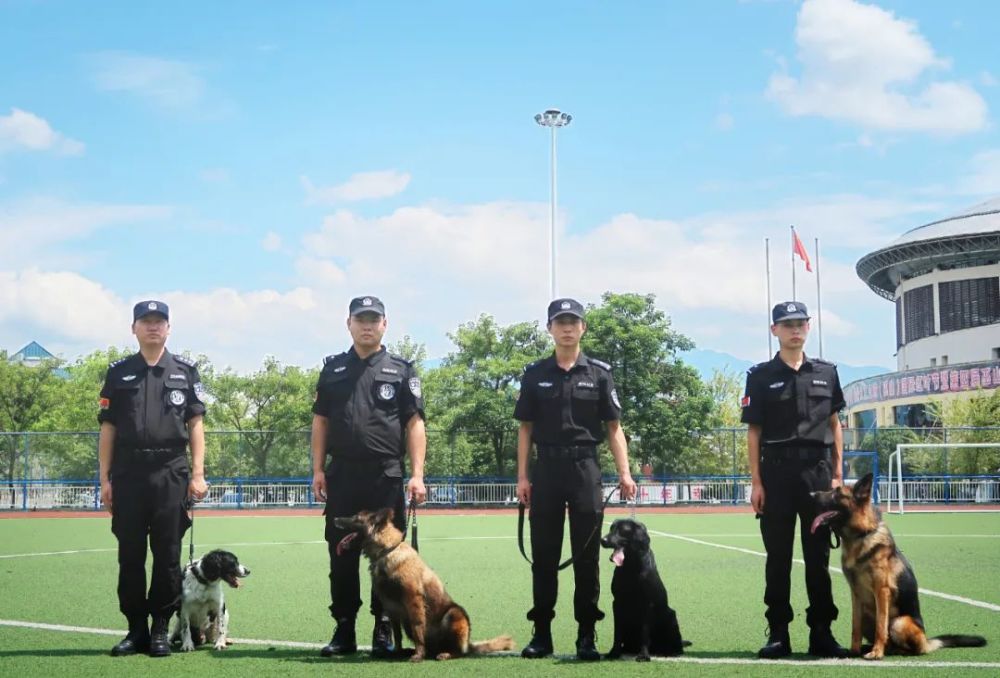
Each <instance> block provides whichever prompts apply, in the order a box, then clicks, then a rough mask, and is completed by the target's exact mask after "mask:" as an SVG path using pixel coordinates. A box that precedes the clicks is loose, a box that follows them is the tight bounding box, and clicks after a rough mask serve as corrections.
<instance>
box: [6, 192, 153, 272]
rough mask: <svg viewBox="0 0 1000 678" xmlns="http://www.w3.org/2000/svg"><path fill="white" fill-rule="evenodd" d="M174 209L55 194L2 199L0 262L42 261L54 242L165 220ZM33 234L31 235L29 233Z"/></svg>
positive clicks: (22, 262) (63, 241)
mask: <svg viewBox="0 0 1000 678" xmlns="http://www.w3.org/2000/svg"><path fill="white" fill-rule="evenodd" d="M171 213H172V209H171V208H169V207H165V206H161V205H116V204H101V203H91V204H87V203H84V204H74V203H66V202H63V201H61V200H57V199H52V198H36V199H31V200H24V201H19V202H16V203H0V265H3V264H5V263H7V264H11V263H12V264H15V265H23V264H24V262H25V261H26V260H28V259H30V260H32V261H34V262H35V263H41V262H40V261H39V258H40V257H46V256H50V255H51V254H52V252H51V249H52V247H53V246H54V245H59V244H62V243H68V242H71V241H77V240H80V239H82V238H84V237H86V236H88V235H90V234H92V233H95V232H97V231H98V230H101V229H106V228H114V227H118V226H125V225H131V224H141V223H146V222H153V221H161V220H163V219H165V218H167V217H168V216H170V214H171ZM26 234H29V235H26Z"/></svg>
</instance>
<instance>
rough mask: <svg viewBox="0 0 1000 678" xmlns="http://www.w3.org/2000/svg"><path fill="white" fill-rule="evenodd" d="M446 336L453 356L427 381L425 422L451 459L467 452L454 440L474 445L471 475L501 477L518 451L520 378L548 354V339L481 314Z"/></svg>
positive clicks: (532, 327) (529, 327)
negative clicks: (441, 437) (443, 437)
mask: <svg viewBox="0 0 1000 678" xmlns="http://www.w3.org/2000/svg"><path fill="white" fill-rule="evenodd" d="M448 336H449V338H450V339H451V341H452V343H454V344H455V347H456V350H455V351H453V352H452V353H449V354H448V356H447V357H445V358H444V360H443V361H442V363H441V366H440V367H438V368H437V369H435V370H432V371H431V372H430V373H429V374H428V377H427V380H426V395H427V399H428V400H427V402H428V408H429V411H428V419H429V420H430V421H432V422H433V423H434V427H435V429H440V430H443V431H447V432H448V434H449V436H450V438H449V440H450V444H451V446H452V452H453V453H454V452H455V451H459V452H461V451H464V450H465V449H466V448H465V446H464V444H462V443H461V442H459V441H458V439H457V436H459V435H461V436H462V437H464V438H465V439H467V440H468V441H470V442H472V443H473V446H472V449H471V457H472V458H471V466H472V468H471V469H470V470H473V471H475V470H479V469H482V468H492V469H493V470H494V472H495V473H496V475H504V474H505V473H507V472H509V471H510V470H512V469H513V463H512V461H513V460H514V459H515V456H516V451H517V429H516V425H515V423H514V420H513V419H512V416H513V413H514V403H515V402H516V400H517V392H518V384H519V381H520V378H521V374H522V373H523V372H524V367H525V365H527V364H529V363H531V362H533V361H535V360H538V359H539V358H540V357H542V356H543V355H544V354H545V353H546V352H547V351H549V350H551V347H550V342H549V338H548V335H547V334H545V333H544V332H542V330H541V329H540V328H539V327H538V324H537V323H533V322H522V323H516V324H513V325H508V326H506V327H504V326H500V325H498V324H497V322H496V320H494V319H493V317H492V316H489V315H485V314H484V315H481V316H479V318H478V319H477V320H475V321H473V322H468V323H465V324H463V325H461V326H460V327H459V328H458V329H457V330H456V331H455V333H454V334H449V335H448ZM431 453H432V452H429V455H430V454H431Z"/></svg>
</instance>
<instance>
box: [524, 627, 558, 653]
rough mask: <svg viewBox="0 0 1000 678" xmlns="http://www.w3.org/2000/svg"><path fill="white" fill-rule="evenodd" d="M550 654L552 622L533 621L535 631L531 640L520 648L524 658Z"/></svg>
mask: <svg viewBox="0 0 1000 678" xmlns="http://www.w3.org/2000/svg"><path fill="white" fill-rule="evenodd" d="M551 654H552V622H549V621H544V622H542V621H537V622H535V632H534V635H532V636H531V642H530V643H528V645H527V646H526V647H525V648H524V649H523V650H521V656H522V657H524V658H525V659H541V658H542V657H548V656H549V655H551Z"/></svg>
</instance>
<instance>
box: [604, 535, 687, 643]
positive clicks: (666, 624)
mask: <svg viewBox="0 0 1000 678" xmlns="http://www.w3.org/2000/svg"><path fill="white" fill-rule="evenodd" d="M601 546H603V547H604V548H606V549H612V553H611V558H610V560H611V562H612V563H614V564H615V573H614V575H613V576H612V577H611V593H612V595H614V602H613V603H612V605H613V609H614V616H615V640H614V644H612V646H611V651H610V652H608V654H606V655H605V658H606V659H618V658H619V657H621V656H622V654H634V655H636V658H635V659H636V661H647V662H648V661H649V658H650V655H651V654H653V655H657V656H663V657H672V656H675V655H679V654H683V653H684V646H685V645H690V644H691V643H689V642H687V641H684V640H682V639H681V629H680V626H678V624H677V613H676V612H674V610H673V609H672V608H671V607H670V604H669V603H668V602H667V588H666V587H665V586H664V585H663V580H662V579H660V573H659V572H658V571H657V569H656V560H655V559H654V558H653V552H652V551H651V550H650V549H649V532H648V531H647V530H646V526H645V525H643V524H642V523H640V522H636V521H634V520H627V519H622V520H616V521H615V522H613V523H612V524H611V530H610V531H609V532H608V533H607V534H606V535H604V537H602V538H601Z"/></svg>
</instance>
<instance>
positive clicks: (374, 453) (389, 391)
mask: <svg viewBox="0 0 1000 678" xmlns="http://www.w3.org/2000/svg"><path fill="white" fill-rule="evenodd" d="M365 299H367V300H371V303H370V304H369V306H367V307H363V308H364V310H372V311H373V312H378V313H379V314H383V313H384V309H383V306H382V303H381V302H380V301H379V300H378V299H376V298H375V297H364V298H359V299H356V300H354V301H355V302H363V301H364V300H365ZM355 306H356V304H355V303H354V302H352V304H351V312H352V313H354V312H356V311H357V310H358V309H356V308H355ZM313 413H314V414H317V415H319V416H322V417H326V419H327V422H328V423H327V432H326V441H325V443H326V454H327V456H328V457H329V458H330V461H329V464H328V465H327V467H326V484H327V490H326V496H327V500H326V507H325V509H324V511H323V513H324V515H325V516H326V534H325V536H326V541H327V544H328V547H329V552H330V599H331V601H332V603H331V605H330V612H331V614H332V615H333V618H334V619H336V620H337V625H338V630H339V629H341V627H344V628H345V629H346V628H348V627H349V628H350V629H351V633H350V636H351V638H353V628H354V619H355V617H356V615H357V613H358V610H359V609H360V608H361V604H362V603H361V583H360V578H359V574H358V562H359V558H360V555H361V554H360V552H359V551H358V550H357V549H350V550H347V551H345V552H344V553H342V554H341V555H338V554H337V543H338V542H339V541H340V540H341V539H342V538H343V537H344V536H346V535H347V532H346V531H344V530H342V529H340V528H338V527H336V526H335V525H334V522H333V521H334V519H335V518H337V517H342V516H350V515H354V514H355V513H357V512H358V511H364V510H367V511H376V510H378V509H381V508H387V507H388V508H392V509H394V510H395V516H394V518H393V522H394V523H395V525H396V527H398V528H399V529H400V530H402V529H403V527H404V524H405V520H406V514H405V505H404V494H403V475H404V468H403V466H404V464H403V454H404V452H405V450H406V440H405V430H406V425H407V422H409V420H410V418H411V417H413V416H419V417H421V418H423V417H424V402H423V394H422V392H421V386H420V379H419V378H418V377H417V375H416V373H415V371H414V369H413V365H412V364H411V363H410V362H408V361H406V360H404V359H403V358H400V357H398V356H395V355H392V354H390V353H388V352H387V351H386V350H385V348H382V349H381V350H379V351H378V352H377V353H374V354H373V355H370V356H368V357H367V358H365V359H361V358H360V357H359V356H358V354H357V353H356V352H355V351H354V348H353V347H351V349H350V350H348V351H346V352H344V353H339V354H337V355H331V356H327V357H326V358H325V359H324V360H323V370H322V371H321V372H320V376H319V382H318V384H317V386H316V402H315V403H314V405H313ZM371 613H372V614H373V615H375V617H376V619H379V618H380V617H381V616H382V606H381V603H380V602H379V600H378V597H377V596H376V595H375V592H374V591H372V594H371ZM335 638H336V636H335ZM331 645H335V643H333V642H332V641H331ZM329 647H330V646H328V648H329ZM339 653H340V652H337V651H335V649H330V651H325V652H324V654H327V655H329V654H339Z"/></svg>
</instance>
